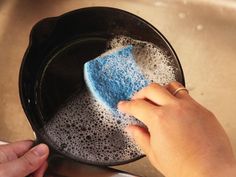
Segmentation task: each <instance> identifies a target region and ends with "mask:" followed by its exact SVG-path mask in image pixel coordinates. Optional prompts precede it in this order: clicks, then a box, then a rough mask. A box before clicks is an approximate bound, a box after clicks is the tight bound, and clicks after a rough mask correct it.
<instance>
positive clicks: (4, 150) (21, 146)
mask: <svg viewBox="0 0 236 177" xmlns="http://www.w3.org/2000/svg"><path fill="white" fill-rule="evenodd" d="M32 144H33V141H30V140H25V141H18V142H14V143H11V144H5V145H1V146H0V162H1V163H4V162H8V161H11V160H15V159H17V158H18V157H20V156H22V155H23V154H25V153H26V152H27V151H28V150H29V149H30V147H31V146H32Z"/></svg>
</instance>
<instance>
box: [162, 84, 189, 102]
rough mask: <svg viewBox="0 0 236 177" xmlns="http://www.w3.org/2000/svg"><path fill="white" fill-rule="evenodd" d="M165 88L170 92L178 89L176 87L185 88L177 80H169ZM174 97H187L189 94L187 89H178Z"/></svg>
mask: <svg viewBox="0 0 236 177" xmlns="http://www.w3.org/2000/svg"><path fill="white" fill-rule="evenodd" d="M165 88H166V89H167V90H168V91H169V92H170V93H171V94H173V93H175V91H176V90H177V89H178V88H185V87H184V86H183V85H182V84H181V83H179V82H176V81H174V82H171V83H169V84H167V85H166V86H165ZM175 97H177V98H189V97H190V96H189V94H188V91H187V90H180V91H178V92H177V93H176V94H175Z"/></svg>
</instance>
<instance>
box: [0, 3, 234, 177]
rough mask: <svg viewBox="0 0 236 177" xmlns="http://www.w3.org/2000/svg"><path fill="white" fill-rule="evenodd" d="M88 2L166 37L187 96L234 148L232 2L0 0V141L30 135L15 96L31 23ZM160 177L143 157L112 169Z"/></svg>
mask: <svg viewBox="0 0 236 177" xmlns="http://www.w3.org/2000/svg"><path fill="white" fill-rule="evenodd" d="M88 6H110V7H116V8H121V9H124V10H126V11H129V12H132V13H134V14H136V15H138V16H140V17H142V18H144V19H146V20H147V21H148V22H150V23H151V24H153V25H154V26H155V27H156V28H157V29H159V30H160V31H161V33H162V34H164V35H165V37H166V38H167V39H168V41H169V42H170V43H171V44H172V46H173V48H174V49H175V51H176V53H177V55H178V57H179V59H180V62H181V64H182V67H183V70H184V73H185V80H186V86H187V88H188V89H189V91H190V94H191V95H192V96H193V97H194V98H195V99H196V100H197V101H199V102H200V103H201V104H203V105H204V106H206V107H207V108H208V109H210V110H211V111H212V112H214V113H215V115H216V116H217V118H218V120H219V121H220V122H221V124H222V125H223V127H224V128H225V130H226V132H227V134H228V135H229V137H230V140H231V142H232V145H233V149H234V151H235V152H236V136H235V135H236V119H235V115H236V109H235V108H234V107H235V105H236V99H235V98H236V92H235V90H236V77H235V76H236V70H235V68H236V60H235V55H236V42H235V41H236V35H235V31H236V13H235V11H236V1H233V0H208V1H206V0H182V1H181V0H175V1H173V0H139V1H137V0H119V1H115V0H113V1H112V0H110V1H109V0H93V1H90V2H89V1H87V0H80V1H77V0H67V1H63V0H54V1H47V0H38V1H31V0H24V1H18V0H11V1H7V0H1V1H0V26H1V28H0V140H4V141H9V142H11V141H16V140H21V139H34V134H33V131H32V129H31V127H30V125H29V124H28V122H27V119H26V117H25V115H24V113H23V110H22V108H21V105H20V101H19V97H18V72H19V67H20V63H21V59H22V57H23V54H24V52H25V50H26V47H27V45H28V39H29V32H30V30H31V27H32V26H33V25H34V24H35V23H36V22H37V21H39V20H40V19H42V18H45V17H49V16H57V15H60V14H63V13H65V12H67V11H70V10H74V9H77V8H82V7H88ZM115 168H118V169H121V170H124V171H128V172H131V173H133V174H137V175H140V176H148V177H154V176H155V177H157V176H158V177H161V176H162V175H161V174H160V173H159V172H158V171H157V170H155V169H154V168H153V167H152V166H151V165H150V164H149V162H148V160H147V159H146V158H143V159H141V160H139V161H136V162H133V163H130V164H127V165H123V166H118V167H115Z"/></svg>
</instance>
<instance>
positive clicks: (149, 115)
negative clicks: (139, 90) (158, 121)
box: [118, 99, 158, 128]
mask: <svg viewBox="0 0 236 177" xmlns="http://www.w3.org/2000/svg"><path fill="white" fill-rule="evenodd" d="M118 109H119V110H120V111H121V112H123V113H126V114H128V115H132V116H134V117H136V118H137V119H139V120H140V121H142V122H143V123H144V124H145V125H146V126H147V127H148V128H150V127H151V125H152V124H153V122H154V121H155V120H154V119H155V117H156V114H155V113H156V111H157V109H158V107H157V106H155V105H153V104H151V103H149V102H147V101H145V100H143V99H137V100H131V101H121V102H119V103H118Z"/></svg>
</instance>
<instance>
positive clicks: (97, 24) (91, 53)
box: [19, 7, 184, 165]
mask: <svg viewBox="0 0 236 177" xmlns="http://www.w3.org/2000/svg"><path fill="white" fill-rule="evenodd" d="M117 35H125V36H129V37H131V38H134V39H138V40H143V41H148V42H152V43H154V44H156V45H157V46H159V47H160V48H163V49H164V50H166V51H168V56H170V59H171V60H173V61H172V64H173V66H174V67H176V68H178V69H179V70H178V71H179V72H178V73H176V79H177V80H178V81H179V82H181V83H183V84H184V76H183V72H182V68H181V66H180V63H179V60H178V58H177V56H176V54H175V52H174V50H173V49H172V47H171V46H170V44H169V43H168V42H167V40H166V39H165V38H164V37H163V36H162V35H161V33H160V32H158V31H157V30H156V29H155V28H154V27H153V26H151V25H150V24H149V23H147V22H146V21H144V20H142V19H141V18H139V17H137V16H135V15H133V14H130V13H128V12H125V11H122V10H119V9H114V8H107V7H92V8H84V9H79V10H76V11H72V12H69V13H66V14H64V15H62V16H59V17H53V18H48V19H44V20H42V21H40V22H38V23H37V24H36V25H35V26H34V27H33V29H32V32H31V35H30V43H29V47H28V49H27V51H26V53H25V56H24V59H23V62H22V66H21V71H20V78H19V88H20V97H21V102H22V105H23V108H24V110H25V113H26V115H27V118H28V119H29V121H30V123H31V125H32V127H33V129H34V131H35V132H36V135H37V137H38V138H39V141H41V142H44V143H47V144H48V145H49V146H50V147H51V148H52V149H53V150H55V151H57V152H58V153H61V154H63V155H66V156H68V157H71V158H73V159H75V160H79V161H83V162H86V163H90V164H96V165H118V164H124V163H127V162H130V161H133V160H136V159H138V158H141V157H142V155H138V156H136V157H134V158H132V159H129V160H126V161H123V162H117V163H115V162H114V163H111V164H108V163H105V162H104V163H97V162H92V161H86V160H85V159H80V158H78V157H74V156H72V155H70V153H67V152H64V151H61V150H60V149H59V148H58V147H56V145H55V143H54V142H52V141H51V139H50V137H48V136H47V133H46V132H43V131H42V130H43V127H44V125H45V124H47V122H49V121H50V120H51V118H52V117H53V115H54V114H55V113H56V112H57V111H58V109H59V108H60V107H61V106H62V105H64V104H65V103H66V102H67V100H69V99H70V98H71V96H73V95H74V94H78V93H80V91H81V90H83V89H85V83H84V80H83V64H84V63H85V62H86V61H88V60H90V59H93V58H95V57H97V56H99V55H100V54H102V53H103V52H105V51H106V50H107V42H108V41H109V40H111V39H112V38H113V37H115V36H117Z"/></svg>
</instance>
